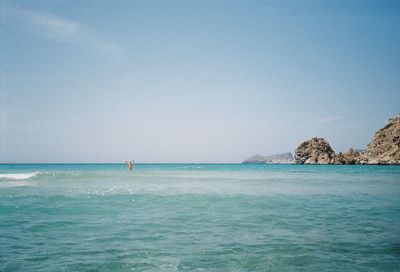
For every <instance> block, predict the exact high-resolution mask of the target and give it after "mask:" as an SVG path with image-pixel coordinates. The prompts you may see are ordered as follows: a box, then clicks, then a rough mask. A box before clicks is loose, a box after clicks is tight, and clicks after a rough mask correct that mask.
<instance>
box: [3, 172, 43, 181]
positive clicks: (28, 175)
mask: <svg viewBox="0 0 400 272" xmlns="http://www.w3.org/2000/svg"><path fill="white" fill-rule="evenodd" d="M37 174H39V172H31V173H9V174H0V178H5V179H13V180H23V179H29V178H32V177H34V176H36V175H37Z"/></svg>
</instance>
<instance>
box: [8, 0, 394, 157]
mask: <svg viewBox="0 0 400 272" xmlns="http://www.w3.org/2000/svg"><path fill="white" fill-rule="evenodd" d="M0 9H1V11H0V24H1V25H0V35H1V36H0V38H1V42H0V46H1V50H0V65H1V66H0V69H1V70H0V77H1V84H0V162H121V161H125V160H126V159H135V161H137V162H240V161H242V160H244V159H246V158H247V157H249V156H251V155H254V154H256V153H259V154H264V155H267V154H273V153H280V152H287V151H291V152H293V151H294V149H295V148H296V146H297V145H298V144H299V143H300V142H301V141H303V140H305V139H307V138H309V137H312V136H319V137H324V138H326V139H327V140H328V141H329V142H330V143H331V145H332V147H333V148H334V149H335V150H336V151H342V150H347V149H348V148H349V147H354V148H365V147H366V145H367V144H368V143H369V142H370V140H371V138H372V135H373V133H374V132H375V131H376V130H377V129H378V128H380V127H382V126H384V125H385V124H386V120H387V119H388V118H389V117H393V116H395V115H396V114H397V113H398V112H400V50H399V48H400V1H383V0H377V1H367V0H365V1H364V0H363V1H351V0H349V1H322V0H321V1H247V0H243V1H207V0H204V1H200V0H199V1H183V0H181V1H111V0H110V1H94V0H93V1H69V0H68V1H61V0H59V1H57V0H54V1H3V0H0Z"/></svg>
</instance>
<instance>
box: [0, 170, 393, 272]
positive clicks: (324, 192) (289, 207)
mask: <svg viewBox="0 0 400 272" xmlns="http://www.w3.org/2000/svg"><path fill="white" fill-rule="evenodd" d="M399 270H400V166H299V165H253V166H252V165H210V164H189V165H187V164H186V165H185V164H166V165H156V164H148V165H146V164H142V165H136V166H135V169H134V171H131V172H129V171H128V170H127V169H126V166H125V165H122V164H121V165H119V164H93V165H87V164H86V165H85V164H75V165H68V164H67V165H0V271H399Z"/></svg>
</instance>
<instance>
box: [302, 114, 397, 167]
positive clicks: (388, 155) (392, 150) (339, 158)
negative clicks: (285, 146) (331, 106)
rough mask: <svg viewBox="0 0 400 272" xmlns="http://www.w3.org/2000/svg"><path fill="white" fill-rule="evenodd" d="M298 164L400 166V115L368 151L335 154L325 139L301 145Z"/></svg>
mask: <svg viewBox="0 0 400 272" xmlns="http://www.w3.org/2000/svg"><path fill="white" fill-rule="evenodd" d="M295 162H296V163H297V164H400V114H398V115H397V117H395V118H391V119H389V121H388V124H387V125H386V126H385V127H383V128H381V129H380V130H378V131H377V132H376V133H375V134H374V136H373V138H372V141H371V143H370V144H368V149H367V150H366V151H355V150H353V149H352V148H350V149H349V150H348V151H347V152H344V153H342V152H339V153H335V152H334V151H333V149H332V148H331V147H330V145H329V143H328V142H327V141H326V140H325V139H323V138H316V137H315V138H311V139H310V140H307V141H305V142H303V143H301V144H300V145H299V146H298V147H297V149H296V152H295Z"/></svg>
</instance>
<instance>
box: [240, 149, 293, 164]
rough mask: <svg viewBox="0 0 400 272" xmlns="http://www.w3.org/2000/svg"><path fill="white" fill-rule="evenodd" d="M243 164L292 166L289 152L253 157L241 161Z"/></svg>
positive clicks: (291, 157)
mask: <svg viewBox="0 0 400 272" xmlns="http://www.w3.org/2000/svg"><path fill="white" fill-rule="evenodd" d="M242 163H244V164H292V163H294V159H293V155H292V153H290V152H287V153H281V154H274V155H269V156H261V155H254V156H252V157H250V158H248V159H247V160H245V161H243V162H242Z"/></svg>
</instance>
